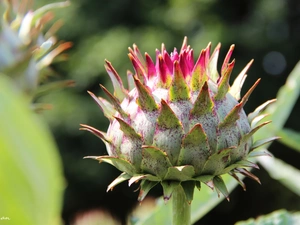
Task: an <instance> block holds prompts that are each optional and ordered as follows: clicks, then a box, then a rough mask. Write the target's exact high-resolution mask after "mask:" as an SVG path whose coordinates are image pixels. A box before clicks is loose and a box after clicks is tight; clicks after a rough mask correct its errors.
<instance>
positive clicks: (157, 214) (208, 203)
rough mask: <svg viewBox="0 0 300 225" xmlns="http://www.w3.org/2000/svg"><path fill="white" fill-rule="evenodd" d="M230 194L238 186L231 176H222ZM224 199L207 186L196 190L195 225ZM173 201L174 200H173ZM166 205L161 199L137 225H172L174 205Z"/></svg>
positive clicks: (193, 212) (193, 203) (193, 218)
mask: <svg viewBox="0 0 300 225" xmlns="http://www.w3.org/2000/svg"><path fill="white" fill-rule="evenodd" d="M222 177H223V180H224V182H225V184H226V186H227V189H228V191H229V192H231V191H232V190H233V189H234V188H235V187H236V185H237V184H238V183H237V182H236V180H234V179H233V178H232V177H230V176H229V175H224V176H222ZM223 200H224V197H223V196H221V197H218V194H217V193H216V192H215V191H212V190H211V189H210V188H208V187H207V186H206V185H202V187H201V190H200V191H198V190H195V192H194V199H193V201H192V207H191V214H192V215H191V221H192V223H195V222H196V221H197V220H199V218H201V217H202V216H204V215H205V214H206V213H207V212H209V211H210V210H211V209H212V208H214V207H215V206H216V205H217V204H218V203H219V202H221V201H223ZM170 201H172V198H171V200H170ZM170 201H169V202H167V204H165V203H164V200H163V199H162V198H159V200H158V201H157V205H156V207H155V209H154V210H153V212H152V213H150V214H149V215H148V217H147V218H142V219H141V220H139V221H138V222H137V223H136V225H142V224H143V225H152V224H172V204H171V202H170Z"/></svg>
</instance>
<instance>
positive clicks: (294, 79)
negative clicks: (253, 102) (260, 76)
mask: <svg viewBox="0 0 300 225" xmlns="http://www.w3.org/2000/svg"><path fill="white" fill-rule="evenodd" d="M299 93H300V62H299V63H298V64H297V65H296V67H295V68H294V69H293V71H292V72H291V74H290V75H289V77H288V78H287V81H286V84H285V85H284V86H282V87H281V88H280V90H279V92H278V94H277V101H276V102H275V103H273V104H272V105H270V106H268V108H267V109H266V113H269V114H271V120H272V123H270V124H269V125H268V126H265V127H263V128H262V129H260V130H259V131H258V132H256V134H255V135H254V139H255V140H259V139H264V138H267V137H270V136H276V135H278V131H280V130H281V129H282V128H283V126H284V124H285V122H286V120H287V119H288V117H289V115H290V113H291V111H292V109H293V107H294V105H295V103H296V101H297V99H298V96H299ZM279 136H280V135H279ZM290 143H292V142H290ZM292 145H293V144H292ZM298 145H299V143H298ZM298 145H297V146H298ZM268 146H269V144H266V145H264V146H263V147H264V148H267V147H268ZM297 146H296V145H295V146H294V147H293V146H289V147H293V148H297ZM258 162H259V163H260V164H261V165H262V166H263V167H264V168H265V169H266V170H267V171H268V173H269V174H270V175H271V176H272V177H273V178H274V179H276V180H278V181H279V182H281V183H282V184H283V185H285V186H286V187H287V188H289V189H290V190H292V191H294V192H295V193H296V194H299V190H300V189H299V187H300V186H299V184H297V182H296V180H297V179H300V171H299V170H297V169H296V168H293V167H292V166H290V165H287V164H285V163H284V162H282V161H280V160H279V159H275V158H274V159H269V158H267V157H262V158H258ZM279 168H280V169H279ZM291 174H293V175H291ZM297 177H298V178H297Z"/></svg>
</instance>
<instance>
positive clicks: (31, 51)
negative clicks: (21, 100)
mask: <svg viewBox="0 0 300 225" xmlns="http://www.w3.org/2000/svg"><path fill="white" fill-rule="evenodd" d="M30 2H31V1H25V0H14V1H12V0H6V1H4V2H2V3H1V4H2V5H4V7H3V9H4V11H3V12H2V13H3V16H2V19H1V27H0V72H1V73H2V75H3V74H5V75H7V76H9V77H11V78H12V79H13V82H14V83H15V85H16V89H17V90H19V91H20V92H22V93H23V94H24V95H25V96H26V97H27V98H28V101H29V103H30V102H31V103H32V102H33V101H34V100H35V99H36V98H37V97H39V96H40V95H41V94H44V93H45V92H47V91H49V90H52V89H55V88H60V87H65V86H69V85H72V84H73V81H58V82H52V83H46V81H45V80H46V78H47V77H49V76H51V75H52V74H54V71H52V70H51V68H50V67H49V65H50V64H51V63H52V62H54V61H60V60H64V59H65V58H66V55H63V54H61V53H62V52H64V51H65V50H66V49H68V48H70V47H71V45H72V44H71V43H70V42H63V41H58V40H57V38H56V37H55V36H54V35H55V33H56V31H57V30H58V29H59V28H60V26H61V25H62V23H61V21H57V22H56V23H54V24H53V25H52V26H50V28H48V29H47V30H45V29H46V27H49V26H48V24H49V22H50V21H52V20H53V18H54V14H53V13H52V11H51V10H53V9H56V8H61V7H65V6H68V5H69V2H68V1H66V2H59V3H52V4H48V5H45V6H43V7H41V8H39V9H37V10H35V11H33V10H31V9H30V7H31V4H30ZM0 11H2V10H0ZM45 106H47V105H45ZM33 107H40V106H38V105H35V106H34V105H33ZM42 107H44V106H42ZM36 109H37V108H36ZM37 110H38V109H37Z"/></svg>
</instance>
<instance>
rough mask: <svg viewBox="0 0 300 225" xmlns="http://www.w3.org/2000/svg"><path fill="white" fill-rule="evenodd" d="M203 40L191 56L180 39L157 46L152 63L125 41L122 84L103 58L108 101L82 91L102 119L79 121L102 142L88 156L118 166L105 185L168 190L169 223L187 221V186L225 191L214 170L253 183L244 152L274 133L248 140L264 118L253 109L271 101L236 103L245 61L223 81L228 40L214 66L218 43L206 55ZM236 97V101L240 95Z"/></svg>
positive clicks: (142, 193) (250, 153)
mask: <svg viewBox="0 0 300 225" xmlns="http://www.w3.org/2000/svg"><path fill="white" fill-rule="evenodd" d="M210 49H211V45H210V44H209V45H208V46H207V47H206V48H205V49H203V50H202V51H201V53H200V55H199V57H198V59H197V61H196V62H195V63H194V58H193V49H192V48H191V47H190V46H188V45H187V38H185V39H184V41H183V45H182V48H181V50H180V52H179V53H178V52H177V50H176V49H174V51H173V52H172V53H171V54H168V53H167V51H166V49H165V46H164V45H162V48H161V51H159V50H156V62H155V63H154V62H153V61H152V59H151V57H150V56H149V55H148V54H147V53H146V54H145V58H144V57H143V56H142V55H141V53H140V52H139V50H138V48H137V46H136V45H134V46H133V49H131V48H129V58H130V60H131V62H132V64H133V67H134V70H135V74H134V75H133V74H132V73H131V72H128V84H129V85H128V86H129V88H128V90H127V89H125V88H124V86H123V84H122V81H121V79H120V77H119V75H118V74H117V72H116V71H115V69H114V68H113V67H112V65H111V63H110V62H108V61H106V65H105V67H106V70H107V72H108V74H109V76H110V78H111V80H112V82H113V86H114V93H113V94H111V93H110V92H109V91H108V90H107V89H106V88H105V87H103V86H102V85H100V86H101V88H102V89H103V91H104V93H105V94H106V95H107V97H108V99H109V101H107V100H105V99H103V98H100V97H99V98H97V97H96V96H95V95H94V94H93V93H90V92H89V94H90V95H91V96H92V97H93V99H94V100H95V101H96V103H97V104H98V105H99V106H100V108H101V110H102V111H103V113H104V115H105V116H106V117H107V118H108V119H109V120H110V126H109V128H108V131H107V133H104V132H101V131H99V130H97V129H95V128H93V127H91V126H88V125H81V126H82V128H81V129H83V130H87V131H90V132H91V133H93V134H94V135H96V136H97V137H99V138H100V139H102V140H103V141H104V143H105V144H106V147H107V151H108V154H109V155H108V156H88V157H86V158H92V159H96V160H99V161H100V162H106V163H109V164H112V165H113V166H115V167H116V168H117V169H119V170H120V171H122V172H123V173H122V174H121V175H120V176H119V177H118V178H116V179H115V180H114V181H113V182H112V183H111V184H110V185H109V186H108V190H111V189H112V188H113V187H114V186H116V185H117V184H119V183H121V182H123V181H125V180H129V185H131V184H132V183H134V182H138V181H141V184H140V193H139V197H138V200H139V201H142V200H143V199H144V198H145V196H146V195H147V193H148V192H149V191H150V189H151V188H153V187H154V186H155V185H157V184H159V183H160V184H161V185H162V187H163V195H164V199H165V201H167V200H169V199H170V198H171V196H173V197H172V198H173V207H174V208H173V214H174V216H173V222H174V224H189V217H190V215H189V214H190V211H189V210H190V202H191V201H192V199H193V192H194V188H195V187H197V188H198V189H199V190H200V187H201V183H204V184H206V185H208V186H209V187H210V188H212V189H215V190H216V191H217V192H218V193H222V194H223V195H224V196H225V197H226V198H227V199H228V200H229V196H228V195H229V193H228V191H227V189H226V185H225V183H224V181H223V179H222V177H221V175H222V174H226V173H228V174H230V175H231V176H232V177H234V178H235V179H236V180H237V181H238V182H239V183H240V184H241V186H242V187H243V188H244V189H245V185H244V183H243V182H242V180H241V179H240V177H239V176H238V175H237V174H242V175H245V176H248V177H250V178H252V179H254V180H255V181H257V182H260V181H259V179H258V178H257V177H256V176H255V175H253V174H252V173H251V172H249V171H248V170H247V169H246V168H247V167H248V168H258V166H257V165H256V164H255V163H253V162H251V161H249V160H248V159H249V158H252V157H256V156H260V155H266V154H268V152H267V151H265V150H262V151H257V150H255V149H256V148H258V147H259V146H261V145H263V144H265V143H267V142H270V141H272V140H274V139H276V137H272V138H268V139H264V140H258V141H256V142H254V143H253V140H252V135H253V134H254V133H255V132H256V131H257V130H258V129H260V128H261V127H263V126H265V125H266V124H268V123H269V122H270V121H268V122H264V123H260V121H261V120H262V119H263V118H264V117H265V116H266V115H260V112H261V111H262V110H263V109H264V108H265V107H266V106H267V105H268V104H270V103H272V102H273V101H274V100H271V101H268V102H266V103H264V104H263V105H261V106H259V107H258V108H257V109H256V110H255V111H254V112H253V113H251V114H249V115H248V116H247V115H246V114H245V112H244V110H243V106H244V105H245V103H246V102H247V100H248V98H249V96H250V94H251V93H252V91H253V90H254V89H255V87H256V86H257V84H258V83H259V80H258V81H257V82H256V83H255V84H254V85H253V86H252V87H251V88H250V90H249V91H248V92H247V93H246V94H245V95H244V96H243V97H242V98H241V97H240V91H241V88H242V85H243V83H244V81H245V78H246V72H247V70H248V69H249V67H250V65H251V63H252V61H251V62H250V63H248V64H247V66H246V67H245V68H244V69H243V70H242V71H241V73H240V74H239V75H238V76H237V78H236V79H235V81H234V83H233V85H232V86H230V85H229V78H230V74H231V72H232V70H233V67H234V62H235V61H234V60H232V61H231V62H230V58H231V55H232V52H233V49H234V46H233V45H232V46H231V47H230V49H229V51H228V53H227V55H226V57H225V60H224V62H223V65H222V68H221V72H220V74H219V72H218V71H217V60H218V55H219V51H220V45H218V46H217V47H216V48H215V50H214V51H213V53H212V54H210ZM240 98H241V100H240Z"/></svg>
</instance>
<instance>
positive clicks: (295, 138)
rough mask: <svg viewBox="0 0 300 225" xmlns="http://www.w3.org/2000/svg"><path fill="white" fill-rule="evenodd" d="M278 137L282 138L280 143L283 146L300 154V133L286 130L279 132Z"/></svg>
mask: <svg viewBox="0 0 300 225" xmlns="http://www.w3.org/2000/svg"><path fill="white" fill-rule="evenodd" d="M277 135H278V136H279V137H281V138H280V139H279V141H280V142H281V143H282V144H285V145H286V146H288V147H290V148H293V149H295V150H297V151H299V152H300V132H296V131H294V130H291V129H287V128H285V129H282V130H279V131H278V132H277Z"/></svg>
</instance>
